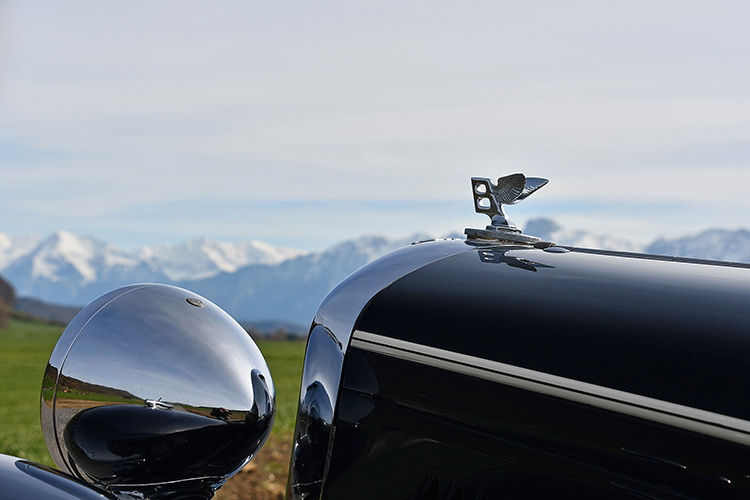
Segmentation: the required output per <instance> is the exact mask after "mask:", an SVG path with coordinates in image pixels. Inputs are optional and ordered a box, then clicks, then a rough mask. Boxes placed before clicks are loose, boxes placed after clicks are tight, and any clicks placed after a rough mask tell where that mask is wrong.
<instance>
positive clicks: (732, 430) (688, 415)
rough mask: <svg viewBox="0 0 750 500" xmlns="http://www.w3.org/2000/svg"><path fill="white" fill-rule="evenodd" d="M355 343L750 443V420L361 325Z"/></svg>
mask: <svg viewBox="0 0 750 500" xmlns="http://www.w3.org/2000/svg"><path fill="white" fill-rule="evenodd" d="M351 345H352V347H355V348H358V349H362V350H366V351H370V352H374V353H377V354H384V355H387V356H392V357H395V358H399V359H403V360H406V361H412V362H415V363H420V364H423V365H428V366H434V367H436V368H441V369H444V370H449V371H452V372H455V373H461V374H464V375H470V376H473V377H477V378H481V379H484V380H489V381H491V382H497V383H500V384H504V385H508V386H511V387H517V388H519V389H525V390H528V391H533V392H537V393H540V394H545V395H549V396H554V397H558V398H562V399H566V400H569V401H573V402H576V403H582V404H586V405H589V406H594V407H597V408H601V409H604V410H609V411H614V412H618V413H622V414H625V415H630V416H632V417H637V418H642V419H645V420H650V421H653V422H658V423H660V424H666V425H670V426H673V427H677V428H680V429H684V430H688V431H693V432H698V433H701V434H705V435H708V436H712V437H715V438H719V439H723V440H726V441H732V442H735V443H739V444H742V445H745V446H750V422H748V421H746V420H742V419H739V418H734V417H729V416H726V415H722V414H719V413H713V412H709V411H705V410H700V409H697V408H692V407H689V406H683V405H679V404H675V403H670V402H667V401H662V400H659V399H654V398H650V397H647V396H641V395H638V394H632V393H629V392H624V391H618V390H615V389H610V388H608V387H602V386H599V385H595V384H589V383H586V382H581V381H579V380H573V379H568V378H565V377H559V376H557V375H551V374H549V373H544V372H538V371H535V370H529V369H527V368H521V367H518V366H513V365H508V364H505V363H499V362H496V361H490V360H487V359H482V358H477V357H474V356H468V355H465V354H459V353H455V352H451V351H446V350H443V349H438V348H435V347H429V346H424V345H421V344H415V343H412V342H406V341H403V340H397V339H392V338H389V337H384V336H382V335H377V334H373V333H368V332H363V331H360V330H356V331H355V332H354V335H353V337H352V343H351Z"/></svg>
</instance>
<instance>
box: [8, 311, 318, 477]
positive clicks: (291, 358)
mask: <svg viewBox="0 0 750 500" xmlns="http://www.w3.org/2000/svg"><path fill="white" fill-rule="evenodd" d="M62 331H63V327H60V326H53V325H48V324H45V323H40V322H35V321H29V320H21V319H14V320H12V321H11V325H10V327H9V328H7V329H5V330H0V453H5V454H8V455H15V456H19V457H23V458H26V459H29V460H33V461H35V462H40V463H43V464H47V465H54V464H53V463H52V459H51V458H50V456H49V453H48V452H47V447H46V446H45V444H44V438H43V437H42V430H41V426H40V424H39V399H40V393H39V391H40V388H41V384H42V375H43V374H44V368H45V366H46V364H47V360H48V359H49V355H50V353H51V352H52V348H53V347H54V345H55V342H56V341H57V338H58V337H59V336H60V334H61V333H62ZM258 346H259V347H260V349H261V351H263V355H264V356H265V357H266V361H267V362H268V366H269V368H270V369H271V375H272V377H273V380H274V384H275V386H276V405H277V412H276V423H275V424H274V429H273V435H275V436H276V437H278V438H280V439H286V438H288V437H289V436H291V434H292V432H293V428H294V419H295V414H296V411H297V400H298V398H299V384H300V379H301V376H302V360H303V357H304V350H305V344H304V343H303V342H270V341H265V342H258Z"/></svg>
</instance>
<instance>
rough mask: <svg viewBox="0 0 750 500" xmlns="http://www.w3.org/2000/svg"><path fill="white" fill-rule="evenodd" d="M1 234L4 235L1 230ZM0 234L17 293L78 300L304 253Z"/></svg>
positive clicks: (256, 245)
mask: <svg viewBox="0 0 750 500" xmlns="http://www.w3.org/2000/svg"><path fill="white" fill-rule="evenodd" d="M3 236H5V235H3ZM30 241H31V240H28V239H27V240H22V243H24V244H20V245H17V246H16V245H15V242H14V240H13V239H11V238H10V237H5V238H0V251H1V252H2V254H1V255H2V256H4V257H5V259H6V262H5V265H3V266H2V267H0V272H2V274H3V276H5V277H6V278H7V279H8V281H10V282H11V283H12V284H13V286H14V287H15V289H16V292H17V294H18V295H19V296H26V297H35V298H38V299H42V300H45V301H48V302H53V303H58V304H70V305H82V304H86V303H88V302H90V301H91V300H93V299H95V298H96V297H98V296H99V295H101V294H103V293H106V292H107V291H109V290H111V289H113V288H117V287H119V286H123V285H126V284H129V283H139V282H159V283H175V282H177V281H180V280H185V279H196V278H207V277H210V276H214V275H216V274H217V273H220V272H232V271H236V270H237V269H238V268H240V267H242V266H245V265H248V264H254V263H259V264H266V265H274V264H278V263H279V262H283V261H284V260H286V259H289V258H293V257H297V256H300V255H304V254H305V252H303V251H300V250H292V249H287V248H277V247H274V246H271V245H268V244H265V243H261V242H257V241H247V242H239V243H222V242H217V241H212V240H208V239H201V240H193V241H189V242H186V243H183V244H181V245H161V246H156V247H144V248H143V249H141V250H140V251H139V252H134V253H128V252H125V251H123V250H122V249H120V248H118V247H117V246H115V245H113V244H111V243H105V242H102V241H99V240H96V239H94V238H86V237H81V236H76V235H74V234H71V233H68V232H65V231H57V232H55V233H54V234H52V235H50V236H48V237H47V238H45V239H43V240H40V241H38V242H37V244H36V245H33V246H32V245H30V244H29V242H30Z"/></svg>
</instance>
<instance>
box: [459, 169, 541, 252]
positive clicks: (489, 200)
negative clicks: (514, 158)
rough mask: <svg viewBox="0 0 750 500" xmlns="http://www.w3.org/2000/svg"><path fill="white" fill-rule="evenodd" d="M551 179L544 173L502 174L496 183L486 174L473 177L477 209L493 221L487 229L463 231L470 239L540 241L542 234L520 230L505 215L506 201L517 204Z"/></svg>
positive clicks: (517, 241)
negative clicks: (536, 175) (531, 175)
mask: <svg viewBox="0 0 750 500" xmlns="http://www.w3.org/2000/svg"><path fill="white" fill-rule="evenodd" d="M548 182H549V180H547V179H543V178H541V177H526V176H525V175H523V174H511V175H506V176H505V177H500V178H499V179H498V180H497V184H493V183H492V181H491V180H490V179H487V178H485V177H472V178H471V188H472V193H473V194H474V210H476V212H477V213H480V214H487V215H488V216H489V218H490V225H489V226H487V228H486V229H471V228H467V229H465V230H464V233H465V234H466V235H467V236H468V238H469V239H490V240H503V241H511V242H514V243H526V244H534V243H537V242H539V241H540V238H537V237H535V236H526V235H524V234H521V230H520V229H518V228H517V227H516V226H515V225H514V224H513V223H512V222H511V221H510V220H508V218H507V217H506V216H505V213H504V212H503V205H515V204H516V203H518V202H520V201H523V200H525V199H526V198H528V197H529V196H530V195H531V194H532V193H534V192H535V191H537V190H538V189H540V188H541V187H543V186H544V185H545V184H547V183H548Z"/></svg>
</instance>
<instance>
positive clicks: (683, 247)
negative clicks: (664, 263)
mask: <svg viewBox="0 0 750 500" xmlns="http://www.w3.org/2000/svg"><path fill="white" fill-rule="evenodd" d="M645 251H646V252H647V253H655V254H661V255H676V256H679V257H695V258H698V259H714V260H725V261H731V262H750V231H748V230H746V229H738V230H735V231H731V230H726V229H708V230H706V231H703V232H701V233H698V234H696V235H692V236H684V237H682V238H673V239H666V238H659V239H658V240H656V241H654V242H653V243H651V244H649V245H648V246H647V247H646V248H645Z"/></svg>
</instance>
